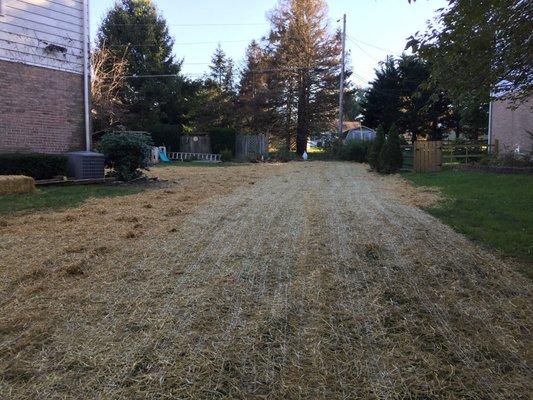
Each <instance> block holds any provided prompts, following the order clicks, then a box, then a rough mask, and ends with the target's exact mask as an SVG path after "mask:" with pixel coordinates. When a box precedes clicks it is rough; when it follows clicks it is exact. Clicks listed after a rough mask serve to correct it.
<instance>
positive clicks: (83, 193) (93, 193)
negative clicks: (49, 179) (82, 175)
mask: <svg viewBox="0 0 533 400" xmlns="http://www.w3.org/2000/svg"><path fill="white" fill-rule="evenodd" d="M141 190H142V189H140V188H134V187H115V186H105V185H84V186H47V187H43V188H39V189H38V190H37V192H35V193H25V194H12V195H7V196H0V214H7V213H12V212H18V211H29V210H42V209H58V208H68V207H75V206H77V205H79V204H82V203H83V202H84V201H86V200H87V199H89V198H91V197H111V196H124V195H128V194H134V193H138V192H140V191H141Z"/></svg>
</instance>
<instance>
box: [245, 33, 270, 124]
mask: <svg viewBox="0 0 533 400" xmlns="http://www.w3.org/2000/svg"><path fill="white" fill-rule="evenodd" d="M245 59H246V64H245V67H244V69H243V70H242V71H241V79H240V82H239V88H238V100H237V115H238V122H237V125H238V128H239V130H240V131H242V132H243V133H251V134H257V133H264V134H270V133H274V129H273V128H274V127H275V126H276V111H275V110H274V108H273V107H272V106H271V103H272V102H271V101H270V96H269V87H268V81H269V79H268V76H269V74H267V73H265V72H262V71H266V70H267V69H268V68H269V62H270V61H269V56H268V52H267V50H266V49H263V48H262V47H261V46H260V44H259V43H258V42H257V41H255V40H253V41H252V42H251V43H250V45H249V46H248V48H247V49H246V58H245Z"/></svg>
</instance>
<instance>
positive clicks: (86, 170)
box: [67, 151, 105, 179]
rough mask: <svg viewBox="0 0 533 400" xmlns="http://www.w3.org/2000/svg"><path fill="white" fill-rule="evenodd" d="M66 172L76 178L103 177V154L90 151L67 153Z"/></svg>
mask: <svg viewBox="0 0 533 400" xmlns="http://www.w3.org/2000/svg"><path fill="white" fill-rule="evenodd" d="M67 156H68V174H69V177H74V178H76V179H104V161H105V158H104V155H103V154H100V153H93V152H92V151H75V152H72V153H68V154H67Z"/></svg>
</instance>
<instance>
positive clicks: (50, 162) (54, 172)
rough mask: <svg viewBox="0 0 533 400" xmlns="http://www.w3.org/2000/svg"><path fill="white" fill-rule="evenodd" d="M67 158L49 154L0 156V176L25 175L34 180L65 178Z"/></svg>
mask: <svg viewBox="0 0 533 400" xmlns="http://www.w3.org/2000/svg"><path fill="white" fill-rule="evenodd" d="M67 172H68V158H67V157H66V156H60V155H51V154H38V153H33V154H20V153H15V154H0V175H26V176H30V177H32V178H34V179H51V178H53V177H55V176H60V175H61V176H65V175H67Z"/></svg>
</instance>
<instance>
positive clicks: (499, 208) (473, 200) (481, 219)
mask: <svg viewBox="0 0 533 400" xmlns="http://www.w3.org/2000/svg"><path fill="white" fill-rule="evenodd" d="M404 176H405V177H406V178H407V179H409V180H411V181H413V182H414V183H416V184H417V185H422V186H434V187H439V188H440V189H441V190H442V192H443V194H444V195H445V196H446V198H447V199H449V200H448V201H447V202H445V203H443V204H442V205H441V206H439V207H434V208H430V209H429V210H428V211H429V212H430V213H431V214H433V215H434V216H436V217H438V218H440V219H441V220H443V221H444V222H446V223H447V224H449V225H451V226H452V227H453V228H454V229H456V230H457V231H459V232H461V233H464V234H466V235H468V236H470V237H472V238H474V239H476V240H479V241H481V242H482V243H485V244H487V245H489V246H491V247H493V248H496V249H499V250H501V251H503V252H504V254H506V255H508V256H511V257H515V258H518V259H520V260H523V261H525V262H529V263H532V262H533V230H531V226H533V208H532V202H531V199H532V198H533V176H530V175H505V174H492V173H478V172H456V171H444V172H438V173H423V174H413V173H409V174H405V175H404ZM529 275H530V276H533V271H531V268H530V269H529Z"/></svg>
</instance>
